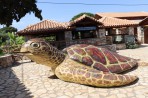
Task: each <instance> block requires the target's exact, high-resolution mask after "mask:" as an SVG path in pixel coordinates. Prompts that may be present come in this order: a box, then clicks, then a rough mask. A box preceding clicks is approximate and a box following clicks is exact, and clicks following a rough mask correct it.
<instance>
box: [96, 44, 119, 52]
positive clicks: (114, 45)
mask: <svg viewBox="0 0 148 98" xmlns="http://www.w3.org/2000/svg"><path fill="white" fill-rule="evenodd" d="M99 47H102V48H106V49H108V50H110V51H113V52H116V44H112V45H103V46H99Z"/></svg>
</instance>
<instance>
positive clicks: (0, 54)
mask: <svg viewBox="0 0 148 98" xmlns="http://www.w3.org/2000/svg"><path fill="white" fill-rule="evenodd" d="M2 55H4V53H3V49H2V48H0V56H2Z"/></svg>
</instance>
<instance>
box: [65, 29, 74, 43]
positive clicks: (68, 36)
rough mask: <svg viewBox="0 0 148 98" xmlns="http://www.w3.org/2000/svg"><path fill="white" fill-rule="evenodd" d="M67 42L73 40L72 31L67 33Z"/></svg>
mask: <svg viewBox="0 0 148 98" xmlns="http://www.w3.org/2000/svg"><path fill="white" fill-rule="evenodd" d="M65 40H66V41H70V40H72V32H71V31H65Z"/></svg>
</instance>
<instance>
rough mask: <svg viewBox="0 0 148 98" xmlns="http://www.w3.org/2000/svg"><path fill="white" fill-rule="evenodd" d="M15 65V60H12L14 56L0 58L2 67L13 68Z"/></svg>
mask: <svg viewBox="0 0 148 98" xmlns="http://www.w3.org/2000/svg"><path fill="white" fill-rule="evenodd" d="M13 63H14V59H13V58H12V55H10V54H7V55H4V56H0V67H2V68H4V67H8V66H12V64H13Z"/></svg>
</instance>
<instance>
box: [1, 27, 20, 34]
mask: <svg viewBox="0 0 148 98" xmlns="http://www.w3.org/2000/svg"><path fill="white" fill-rule="evenodd" d="M8 32H17V28H15V27H4V28H1V29H0V33H8Z"/></svg>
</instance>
